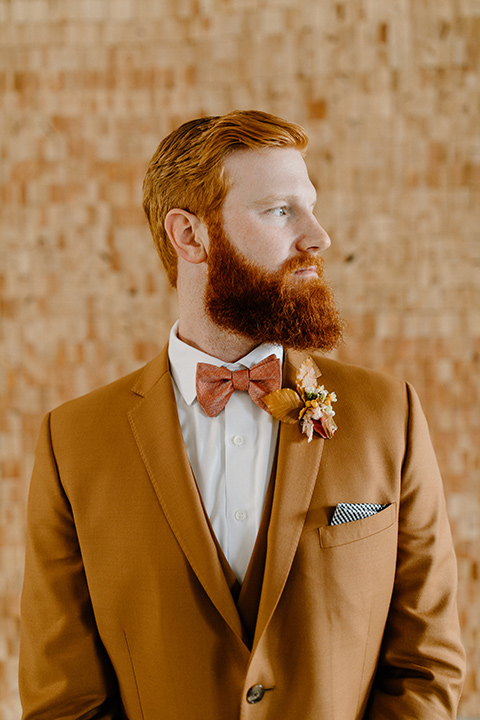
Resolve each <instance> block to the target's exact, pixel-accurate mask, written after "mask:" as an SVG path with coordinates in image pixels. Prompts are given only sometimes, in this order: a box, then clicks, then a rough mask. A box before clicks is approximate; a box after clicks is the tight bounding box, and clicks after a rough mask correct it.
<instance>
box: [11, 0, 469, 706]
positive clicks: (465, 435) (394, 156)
mask: <svg viewBox="0 0 480 720" xmlns="http://www.w3.org/2000/svg"><path fill="white" fill-rule="evenodd" d="M0 38H1V42H0V102H1V115H0V214H1V218H0V222H1V228H0V232H1V235H0V242H1V246H0V247H1V249H0V292H1V314H2V321H1V322H2V324H1V330H0V332H1V353H2V354H1V362H0V388H1V403H2V413H1V419H0V452H1V472H2V479H1V485H0V567H1V574H0V619H1V623H2V625H1V627H0V698H1V700H0V717H1V718H3V720H13V718H17V717H18V713H19V710H18V700H17V696H16V663H17V660H16V658H17V643H18V623H19V620H18V603H19V592H20V587H21V580H22V567H23V533H24V507H25V496H26V491H27V486H28V477H29V474H30V471H31V467H32V460H33V451H34V444H35V439H36V436H37V432H38V427H39V422H40V419H41V417H42V415H43V414H44V413H45V412H46V411H47V410H48V409H50V408H51V407H52V406H54V405H56V404H58V403H60V402H62V401H63V400H66V399H67V398H71V397H74V396H76V395H79V394H81V393H84V392H86V391H88V390H89V389H92V388H94V387H97V386H99V385H101V384H103V383H105V382H107V381H109V380H112V379H114V378H115V377H118V376H119V375H121V374H122V373H125V372H128V371H130V370H132V369H134V368H135V367H137V366H139V365H140V364H141V363H143V362H144V361H146V360H147V359H149V358H150V357H152V356H153V355H154V354H155V353H156V352H157V351H158V350H159V349H160V348H161V346H162V344H163V342H164V341H165V339H166V335H167V332H168V329H169V327H170V325H171V323H172V322H173V320H174V318H175V298H174V296H173V294H172V293H171V291H169V289H168V288H167V284H166V282H165V280H164V277H163V274H162V269H161V267H160V263H159V261H158V260H157V258H156V255H155V251H154V248H153V244H152V242H151V240H150V237H149V232H148V229H147V227H146V223H145V221H144V219H143V216H142V211H141V181H142V177H143V174H144V171H145V168H146V165H147V162H148V160H149V158H150V156H151V155H152V153H153V151H154V149H155V148H156V146H157V144H158V142H159V140H160V139H161V138H162V137H163V136H164V135H165V134H166V133H167V132H168V131H170V130H171V129H173V127H175V126H176V125H178V124H179V123H180V122H181V121H183V120H186V119H189V118H191V117H195V116H198V115H203V114H219V113H223V112H226V111H229V110H231V109H234V108H241V109H246V108H259V109H264V110H267V111H270V112H274V113H277V114H280V115H283V116H285V117H287V118H289V119H292V120H296V121H297V122H300V123H301V124H303V125H304V126H305V127H306V128H307V130H308V131H309V133H310V136H311V147H310V154H309V158H308V164H309V167H310V170H311V175H312V178H313V179H314V181H315V183H316V184H317V187H318V191H319V203H318V217H319V219H320V221H321V222H322V223H323V225H324V226H325V227H326V229H327V230H328V232H329V233H330V235H331V237H332V238H333V243H334V244H333V247H332V248H331V249H330V250H329V251H328V253H326V256H325V259H326V262H327V268H328V274H329V277H330V279H331V281H332V284H333V285H334V287H335V288H336V290H337V297H338V300H339V304H340V306H341V308H342V310H343V313H344V315H345V317H346V318H347V319H348V321H349V324H350V337H349V339H348V343H347V345H346V346H345V347H344V348H342V349H341V350H340V351H338V352H337V355H338V356H339V357H340V358H342V359H345V360H347V361H351V362H355V363H358V364H363V365H368V366H371V367H375V368H380V369H382V370H385V371H387V372H389V373H392V374H395V375H397V376H400V377H402V378H406V379H408V380H410V381H412V382H413V383H414V385H415V386H416V388H417V390H418V392H419V394H420V397H421V399H422V401H423V404H424V407H425V411H426V413H427V416H428V419H429V422H430V426H431V431H432V436H433V440H434V444H435V446H436V449H437V452H438V458H439V462H440V465H441V468H442V471H443V475H444V478H445V488H446V492H447V499H448V508H449V513H450V518H451V522H452V527H453V532H454V538H455V544H456V548H457V551H458V560H459V575H460V614H461V621H462V626H463V632H464V639H465V644H466V647H467V651H468V655H469V675H468V679H467V684H466V688H465V692H464V696H463V700H462V705H461V712H462V714H463V715H464V716H466V717H473V716H475V715H480V688H479V679H480V675H479V671H480V629H479V625H480V581H479V564H480V539H479V502H480V501H479V485H480V480H479V455H478V448H479V446H480V412H479V400H480V399H479V372H478V369H479V358H480V278H479V275H480V229H479V228H480V213H479V206H480V203H479V201H480V135H479V127H480V117H479V110H480V79H479V70H480V2H479V0H389V1H385V0H338V1H337V2H330V1H328V0H302V1H301V2H299V0H0ZM2 713H3V714H2Z"/></svg>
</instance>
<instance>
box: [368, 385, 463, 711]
mask: <svg viewBox="0 0 480 720" xmlns="http://www.w3.org/2000/svg"><path fill="white" fill-rule="evenodd" d="M407 392H408V400H409V407H410V412H409V419H408V428H407V445H406V454H405V459H404V464H403V472H402V495H401V502H400V515H399V537H398V558H397V569H396V578H395V587H394V592H393V596H392V601H391V606H390V610H389V615H388V620H387V625H386V628H385V633H384V641H383V645H382V650H381V654H380V660H379V665H378V671H377V675H376V679H375V682H374V686H373V689H372V693H371V696H370V703H369V709H368V711H367V713H366V718H368V720H406V719H407V718H422V720H454V718H456V717H457V714H456V713H457V705H458V700H459V696H460V693H461V689H462V685H463V677H464V669H465V658H464V650H463V647H462V644H461V641H460V630H459V624H458V614H457V607H456V589H457V568H456V560H455V554H454V549H453V543H452V538H451V534H450V528H449V524H448V519H447V514H446V507H445V500H444V495H443V488H442V481H441V478H440V474H439V470H438V466H437V462H436V459H435V455H434V451H433V448H432V445H431V442H430V437H429V432H428V428H427V423H426V420H425V417H424V415H423V412H422V409H421V407H420V403H419V400H418V398H417V396H416V394H415V391H414V390H413V389H412V388H411V387H410V386H407Z"/></svg>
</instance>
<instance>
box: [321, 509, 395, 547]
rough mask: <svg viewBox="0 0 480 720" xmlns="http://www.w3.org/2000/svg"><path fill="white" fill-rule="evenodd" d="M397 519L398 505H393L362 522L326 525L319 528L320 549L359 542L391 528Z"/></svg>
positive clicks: (354, 521) (353, 521)
mask: <svg viewBox="0 0 480 720" xmlns="http://www.w3.org/2000/svg"><path fill="white" fill-rule="evenodd" d="M396 518H397V503H392V504H391V505H388V507H386V508H385V509H384V510H381V511H380V512H378V513H376V514H375V515H370V516H369V517H366V518H362V519H361V520H352V521H351V522H346V523H342V524H340V525H324V526H322V527H319V528H318V534H319V539H320V547H322V548H333V547H337V546H340V545H348V544H349V543H354V542H358V541H359V540H363V539H364V538H368V537H371V536H372V535H376V534H377V533H381V532H383V531H384V530H386V529H387V528H389V527H391V526H392V525H393V524H394V523H395V521H396Z"/></svg>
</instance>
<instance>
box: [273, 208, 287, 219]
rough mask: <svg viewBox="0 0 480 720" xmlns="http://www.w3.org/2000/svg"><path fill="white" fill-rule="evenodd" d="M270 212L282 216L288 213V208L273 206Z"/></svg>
mask: <svg viewBox="0 0 480 720" xmlns="http://www.w3.org/2000/svg"><path fill="white" fill-rule="evenodd" d="M270 212H271V213H272V215H276V216H277V217H282V216H283V215H286V214H287V208H286V207H285V206H282V207H276V208H272V209H271V210H270Z"/></svg>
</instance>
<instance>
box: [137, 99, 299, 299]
mask: <svg viewBox="0 0 480 720" xmlns="http://www.w3.org/2000/svg"><path fill="white" fill-rule="evenodd" d="M307 143H308V136H307V134H306V132H305V130H304V129H303V128H302V127H301V126H300V125H297V124H296V123H291V122H288V121H286V120H283V119H282V118H279V117H276V116H274V115H270V114H269V113H266V112H261V111H259V110H235V111H234V112H230V113H228V114H226V115H220V116H211V117H202V118H198V119H196V120H190V121H189V122H186V123H184V124H183V125H181V126H180V127H179V128H177V129H176V130H174V131H173V132H172V133H170V135H168V136H167V137H166V138H165V139H164V140H162V142H161V143H160V145H159V146H158V148H157V150H156V151H155V154H154V155H153V157H152V159H151V161H150V165H149V166H148V169H147V172H146V175H145V179H144V181H143V208H144V210H145V214H146V216H147V220H148V223H149V225H150V230H151V233H152V236H153V240H154V242H155V245H156V248H157V251H158V254H159V255H160V258H161V260H162V263H163V265H164V267H165V270H166V272H167V276H168V280H169V282H170V284H171V285H172V287H175V286H176V284H177V254H176V252H175V249H174V247H173V245H172V243H171V241H170V238H169V237H168V234H167V232H166V231H165V217H166V215H167V213H168V212H169V211H170V210H172V209H173V208H180V209H182V210H185V211H187V212H190V213H192V214H194V215H196V216H197V217H198V218H199V219H201V220H207V219H208V218H209V217H210V216H212V215H213V214H215V213H216V212H218V211H219V210H220V208H221V206H222V203H223V201H224V199H225V196H226V194H227V192H228V189H229V186H228V181H227V178H226V177H225V172H224V160H225V158H226V157H227V156H228V155H230V154H231V153H232V152H234V151H236V150H246V149H251V150H260V149H262V148H268V147H294V148H295V149H297V150H299V151H300V152H305V150H306V147H307Z"/></svg>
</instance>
